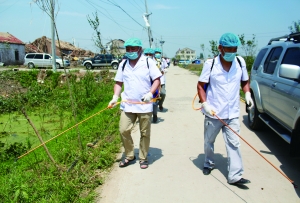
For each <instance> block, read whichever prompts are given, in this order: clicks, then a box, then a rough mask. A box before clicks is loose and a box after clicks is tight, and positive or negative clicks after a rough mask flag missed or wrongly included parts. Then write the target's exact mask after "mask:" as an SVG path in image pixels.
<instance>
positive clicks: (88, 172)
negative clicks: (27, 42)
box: [0, 70, 120, 202]
mask: <svg viewBox="0 0 300 203" xmlns="http://www.w3.org/2000/svg"><path fill="white" fill-rule="evenodd" d="M37 74H38V71H37V70H32V71H11V70H9V71H1V72H0V185H1V190H0V199H1V202H92V201H93V199H94V198H95V193H94V189H95V188H96V187H97V186H99V185H101V184H102V183H103V180H104V177H105V174H106V172H107V171H106V170H108V169H109V167H110V166H111V165H112V164H113V163H114V162H115V156H116V153H118V152H119V149H120V138H119V133H118V119H119V116H118V114H119V111H118V109H117V108H115V109H109V110H104V111H102V110H103V109H105V108H106V107H107V103H108V102H109V100H110V97H111V92H112V89H113V84H114V83H113V80H111V79H110V78H109V74H108V71H103V72H102V74H101V78H100V79H99V82H98V83H97V82H95V76H94V75H93V74H92V73H89V72H88V73H87V74H86V75H85V76H84V77H83V78H82V79H81V80H80V81H79V82H76V77H75V76H71V77H69V80H68V81H67V82H66V83H64V84H61V83H60V80H59V75H60V74H59V73H53V72H52V71H51V70H49V71H47V77H46V79H45V81H44V83H43V84H40V83H37V79H36V78H37ZM90 116H91V118H90ZM86 118H90V119H88V120H85V119H86ZM81 121H84V122H83V123H81V124H80V125H77V126H74V125H75V124H77V123H79V122H81ZM55 136H57V137H55ZM51 138H55V139H53V140H50V141H49V142H47V141H48V140H49V139H51ZM43 142H47V144H45V145H42V143H43ZM35 147H38V148H36V149H35ZM32 149H35V150H34V151H30V150H32ZM28 152H29V153H28ZM26 153H28V154H26ZM18 157H19V158H18Z"/></svg>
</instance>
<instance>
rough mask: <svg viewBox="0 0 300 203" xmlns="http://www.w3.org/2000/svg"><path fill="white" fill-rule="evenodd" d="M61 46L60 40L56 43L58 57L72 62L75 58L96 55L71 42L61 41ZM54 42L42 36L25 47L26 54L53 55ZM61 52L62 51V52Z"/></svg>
mask: <svg viewBox="0 0 300 203" xmlns="http://www.w3.org/2000/svg"><path fill="white" fill-rule="evenodd" d="M59 42H60V45H59V44H58V40H56V41H55V53H56V56H59V57H60V56H61V55H63V56H65V57H67V58H69V59H70V60H72V58H73V57H89V56H93V55H94V53H93V52H91V51H89V50H84V49H81V48H78V47H75V46H74V45H73V44H71V43H69V42H64V41H59ZM51 44H52V40H51V39H50V38H47V37H46V36H42V37H40V38H37V39H36V40H34V41H33V42H32V43H29V44H26V45H25V51H26V53H47V54H52V47H51ZM60 50H61V51H60Z"/></svg>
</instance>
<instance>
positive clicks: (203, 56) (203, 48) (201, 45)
mask: <svg viewBox="0 0 300 203" xmlns="http://www.w3.org/2000/svg"><path fill="white" fill-rule="evenodd" d="M200 47H201V50H202V52H203V54H202V59H204V58H205V46H204V44H200ZM200 58H201V56H200Z"/></svg>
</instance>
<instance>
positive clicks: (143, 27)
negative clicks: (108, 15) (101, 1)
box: [107, 0, 145, 29]
mask: <svg viewBox="0 0 300 203" xmlns="http://www.w3.org/2000/svg"><path fill="white" fill-rule="evenodd" d="M107 1H109V2H110V3H111V4H112V5H114V6H116V7H118V8H120V9H121V10H122V11H123V12H124V13H126V14H127V15H128V16H129V17H130V18H131V19H132V20H133V21H134V22H136V23H137V24H139V25H140V26H141V27H142V28H144V29H145V27H144V26H143V25H141V24H140V23H139V22H138V21H136V20H135V19H134V18H133V17H132V16H131V15H129V14H128V13H127V12H126V11H125V10H124V9H123V8H122V7H121V6H119V5H118V4H116V3H114V2H111V1H110V0H107Z"/></svg>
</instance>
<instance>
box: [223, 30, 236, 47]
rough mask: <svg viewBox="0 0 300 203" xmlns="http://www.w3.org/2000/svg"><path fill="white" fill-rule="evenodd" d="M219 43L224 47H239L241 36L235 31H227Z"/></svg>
mask: <svg viewBox="0 0 300 203" xmlns="http://www.w3.org/2000/svg"><path fill="white" fill-rule="evenodd" d="M219 44H220V45H222V46H223V47H237V46H239V45H241V41H240V38H239V37H238V36H237V35H235V34H233V33H225V34H223V35H222V36H221V38H220V41H219Z"/></svg>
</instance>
